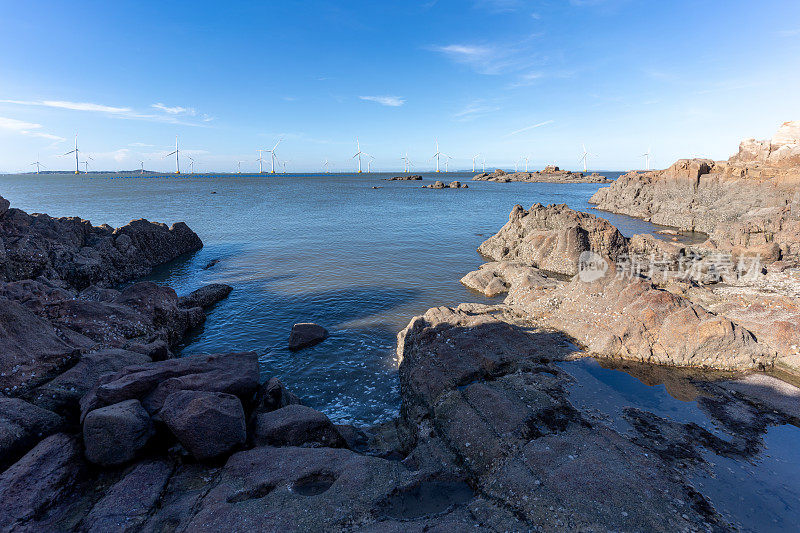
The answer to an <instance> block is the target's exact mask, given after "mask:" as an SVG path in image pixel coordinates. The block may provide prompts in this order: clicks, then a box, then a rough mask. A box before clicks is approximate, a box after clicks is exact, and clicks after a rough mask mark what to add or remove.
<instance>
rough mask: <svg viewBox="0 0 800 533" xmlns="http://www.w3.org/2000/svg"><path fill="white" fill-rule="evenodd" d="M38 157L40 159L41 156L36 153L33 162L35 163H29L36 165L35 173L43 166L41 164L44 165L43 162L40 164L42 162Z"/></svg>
mask: <svg viewBox="0 0 800 533" xmlns="http://www.w3.org/2000/svg"><path fill="white" fill-rule="evenodd" d="M39 159H41V157H39V154H36V162H35V163H31V165H30V166H36V173H37V174H38V173H39V167H43V166H44V165H43V164H42V163H41V162H40V161H39Z"/></svg>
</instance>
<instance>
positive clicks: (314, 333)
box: [289, 322, 328, 351]
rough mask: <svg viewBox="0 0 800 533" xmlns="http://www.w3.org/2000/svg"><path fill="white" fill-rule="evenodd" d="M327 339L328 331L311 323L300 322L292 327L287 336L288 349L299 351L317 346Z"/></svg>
mask: <svg viewBox="0 0 800 533" xmlns="http://www.w3.org/2000/svg"><path fill="white" fill-rule="evenodd" d="M327 338H328V330H327V329H325V328H323V327H322V326H320V325H319V324H314V323H313V322H301V323H299V324H295V325H294V326H292V332H291V334H289V349H290V350H292V351H295V350H301V349H303V348H308V347H309V346H314V345H315V344H319V343H320V342H322V341H324V340H325V339H327Z"/></svg>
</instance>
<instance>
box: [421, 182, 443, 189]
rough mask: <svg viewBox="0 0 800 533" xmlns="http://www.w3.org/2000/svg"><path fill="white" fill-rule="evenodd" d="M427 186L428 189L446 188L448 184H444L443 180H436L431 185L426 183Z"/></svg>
mask: <svg viewBox="0 0 800 533" xmlns="http://www.w3.org/2000/svg"><path fill="white" fill-rule="evenodd" d="M425 187H427V188H428V189H444V188H446V187H447V186H446V185H445V184H444V182H443V181H439V180H436V181H434V182H433V183H431V184H430V185H425Z"/></svg>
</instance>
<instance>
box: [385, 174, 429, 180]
mask: <svg viewBox="0 0 800 533" xmlns="http://www.w3.org/2000/svg"><path fill="white" fill-rule="evenodd" d="M421 179H422V176H420V175H419V174H406V175H403V176H394V177H392V178H389V179H388V180H387V181H418V180H421Z"/></svg>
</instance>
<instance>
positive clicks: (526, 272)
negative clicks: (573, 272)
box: [461, 261, 557, 298]
mask: <svg viewBox="0 0 800 533" xmlns="http://www.w3.org/2000/svg"><path fill="white" fill-rule="evenodd" d="M461 283H462V284H464V285H465V286H466V287H469V288H470V289H472V290H475V291H478V292H480V293H483V295H484V296H488V297H489V298H492V297H495V296H498V295H500V294H502V293H504V292H508V289H509V288H510V287H511V286H512V285H519V286H523V287H525V288H527V289H539V288H541V289H547V288H553V287H555V286H556V285H557V281H556V280H554V279H552V278H550V277H548V276H547V275H546V274H545V273H543V272H542V271H540V270H539V269H537V268H534V267H531V266H525V265H520V264H517V263H512V262H509V261H493V262H490V263H484V264H483V265H481V266H480V268H479V269H478V270H475V271H473V272H470V273H468V274H467V275H465V276H464V277H463V278H461Z"/></svg>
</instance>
